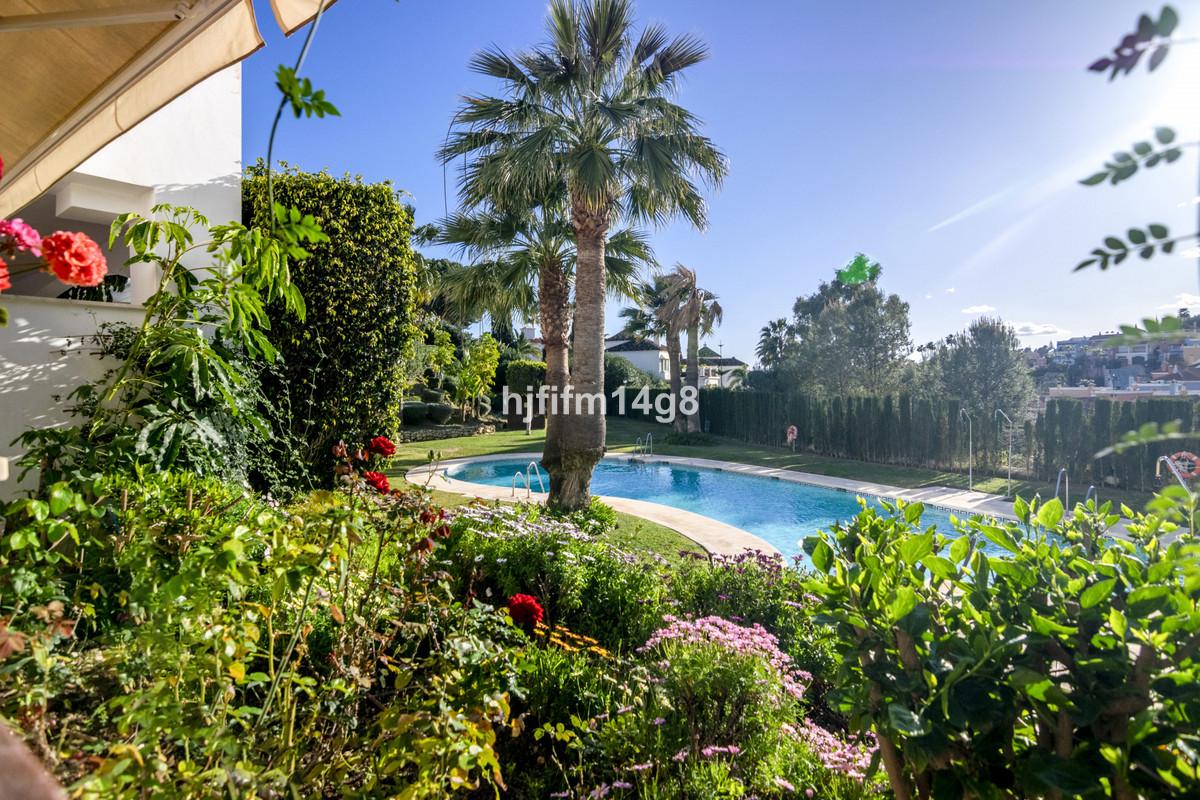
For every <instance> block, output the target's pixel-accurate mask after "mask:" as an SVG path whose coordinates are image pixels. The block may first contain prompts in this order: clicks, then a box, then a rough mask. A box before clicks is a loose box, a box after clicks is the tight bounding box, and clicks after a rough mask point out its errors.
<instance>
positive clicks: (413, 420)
mask: <svg viewBox="0 0 1200 800" xmlns="http://www.w3.org/2000/svg"><path fill="white" fill-rule="evenodd" d="M428 416H429V405H428V404H427V403H420V402H412V401H410V402H407V403H405V404H404V412H403V417H404V424H405V425H420V424H421V423H422V422H424V421H425V418H426V417H428Z"/></svg>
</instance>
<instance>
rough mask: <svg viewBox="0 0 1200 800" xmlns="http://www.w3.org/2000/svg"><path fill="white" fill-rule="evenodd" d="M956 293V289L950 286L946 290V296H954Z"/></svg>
mask: <svg viewBox="0 0 1200 800" xmlns="http://www.w3.org/2000/svg"><path fill="white" fill-rule="evenodd" d="M957 291H958V289H956V288H954V287H953V286H951V287H950V288H949V289H947V290H946V294H954V293H955V292H957Z"/></svg>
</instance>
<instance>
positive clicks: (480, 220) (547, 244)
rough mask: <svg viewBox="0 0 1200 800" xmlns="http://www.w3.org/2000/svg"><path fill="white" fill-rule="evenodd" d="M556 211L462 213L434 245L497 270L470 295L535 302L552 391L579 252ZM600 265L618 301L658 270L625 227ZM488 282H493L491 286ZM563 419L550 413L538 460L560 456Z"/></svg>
mask: <svg viewBox="0 0 1200 800" xmlns="http://www.w3.org/2000/svg"><path fill="white" fill-rule="evenodd" d="M555 208H561V204H549V205H542V206H541V207H539V208H537V209H534V210H533V211H526V212H508V213H505V212H501V211H499V210H497V209H495V208H484V209H481V210H476V211H474V212H471V213H463V212H459V213H456V214H453V215H451V216H450V217H447V218H446V219H445V220H443V221H442V222H441V223H440V229H441V235H440V236H439V237H438V241H439V242H440V243H442V244H451V245H455V246H457V247H458V248H459V249H461V250H462V251H463V252H464V253H466V254H467V255H469V256H471V257H474V258H483V259H491V260H490V261H483V262H482V263H483V264H495V270H494V271H493V270H492V269H490V268H489V269H482V270H481V271H480V273H479V279H480V280H479V283H480V285H479V286H478V287H474V288H473V289H472V290H471V291H470V292H469V294H471V295H473V296H479V297H484V296H492V297H495V296H503V295H511V296H516V297H521V298H523V297H526V296H528V297H529V298H531V299H532V298H533V297H534V296H535V295H536V298H537V300H536V308H537V318H538V321H539V323H540V324H541V329H542V343H543V347H544V348H545V351H546V381H545V382H546V385H547V386H549V387H550V388H551V389H561V388H562V387H564V386H566V385H567V384H569V383H570V363H569V358H568V347H569V336H570V333H569V332H570V327H571V326H570V305H571V283H572V281H573V278H574V272H575V262H576V248H575V231H574V229H573V228H572V227H571V225H570V224H569V223H568V222H567V221H566V220H565V218H564V217H563V215H562V213H561V212H558V211H555V210H554V209H555ZM604 266H605V269H606V271H607V273H608V275H607V281H606V285H607V287H608V290H609V292H610V293H611V294H613V295H614V296H616V297H634V296H637V293H638V291H639V287H638V284H637V281H636V277H637V275H638V274H639V272H640V271H641V270H642V269H643V268H644V267H651V268H652V267H654V266H655V262H654V253H653V251H652V250H651V248H650V244H649V242H648V241H647V240H646V237H645V235H644V234H643V233H642V232H640V231H637V230H634V229H630V228H626V229H623V230H620V231H617V232H616V233H614V234H613V235H612V236H610V237H609V239H608V242H607V244H606V248H605V258H604ZM492 275H495V276H496V278H497V280H495V281H492V280H490V277H491V276H492ZM564 416H566V414H565V410H564V409H562V408H560V407H559V406H558V404H556V403H552V404H551V405H550V408H549V409H547V414H546V440H545V444H544V446H543V451H542V453H543V458H546V453H557V452H559V451H560V448H561V439H562V432H561V428H562V419H563V417H564ZM550 460H551V461H554V458H553V457H551V459H550ZM547 469H549V468H547Z"/></svg>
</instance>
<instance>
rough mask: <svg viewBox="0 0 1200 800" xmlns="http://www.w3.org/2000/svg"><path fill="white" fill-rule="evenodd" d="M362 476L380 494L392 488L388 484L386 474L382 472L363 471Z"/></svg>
mask: <svg viewBox="0 0 1200 800" xmlns="http://www.w3.org/2000/svg"><path fill="white" fill-rule="evenodd" d="M362 477H363V480H364V481H366V482H367V483H369V484H370V485H371V486H373V487H374V488H375V490H376V491H377V492H379V493H381V494H387V493H388V492H390V491H391V490H392V487H391V486H390V485H389V484H388V479H387V475H384V474H383V473H382V472H364V473H363V474H362Z"/></svg>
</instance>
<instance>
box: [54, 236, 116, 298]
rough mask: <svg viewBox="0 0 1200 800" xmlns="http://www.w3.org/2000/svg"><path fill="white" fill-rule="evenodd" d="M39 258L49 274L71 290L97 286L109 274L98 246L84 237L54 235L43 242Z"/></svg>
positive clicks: (106, 263)
mask: <svg viewBox="0 0 1200 800" xmlns="http://www.w3.org/2000/svg"><path fill="white" fill-rule="evenodd" d="M42 254H43V255H44V256H45V258H46V266H48V267H49V268H50V271H51V272H53V273H54V274H55V276H57V277H58V279H59V280H60V281H62V282H63V283H67V284H70V285H72V286H98V285H99V284H100V282H101V281H102V280H104V276H105V275H106V274H108V262H107V261H106V260H105V258H104V253H103V252H102V251H101V250H100V245H98V244H96V243H95V242H94V241H92V239H91V238H90V237H89V236H88V235H87V234H86V233H68V232H67V231H56V232H55V233H52V234H50V235H49V236H47V237H46V238H45V239H42Z"/></svg>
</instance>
